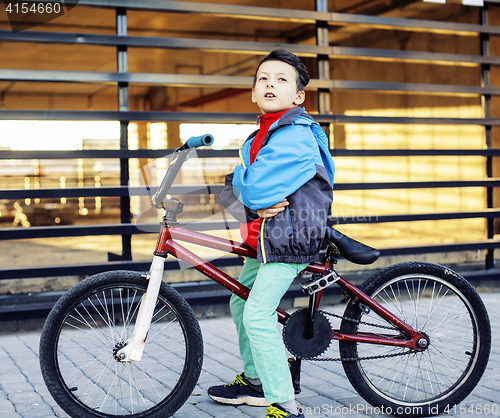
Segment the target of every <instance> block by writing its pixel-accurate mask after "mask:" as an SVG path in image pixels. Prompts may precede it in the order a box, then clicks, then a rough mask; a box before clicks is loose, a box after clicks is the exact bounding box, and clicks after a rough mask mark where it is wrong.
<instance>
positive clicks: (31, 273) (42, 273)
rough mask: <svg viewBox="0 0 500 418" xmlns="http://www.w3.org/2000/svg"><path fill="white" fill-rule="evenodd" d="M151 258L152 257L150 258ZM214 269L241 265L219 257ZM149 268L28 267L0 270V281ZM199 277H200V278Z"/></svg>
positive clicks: (169, 266) (130, 264) (124, 264)
mask: <svg viewBox="0 0 500 418" xmlns="http://www.w3.org/2000/svg"><path fill="white" fill-rule="evenodd" d="M151 257H152V256H151ZM211 264H213V265H214V266H216V267H230V266H237V265H240V264H241V259H239V258H237V257H234V258H233V257H221V258H218V259H215V260H212V261H211ZM150 266H151V262H150V261H146V262H144V261H119V262H109V263H102V264H82V265H71V266H51V267H30V268H19V269H4V270H0V280H11V279H31V278H36V277H54V276H89V275H92V274H97V273H101V272H104V271H111V270H132V271H143V272H147V271H148V270H149V268H150ZM178 269H179V262H178V261H177V260H166V261H165V270H178ZM200 277H201V276H200Z"/></svg>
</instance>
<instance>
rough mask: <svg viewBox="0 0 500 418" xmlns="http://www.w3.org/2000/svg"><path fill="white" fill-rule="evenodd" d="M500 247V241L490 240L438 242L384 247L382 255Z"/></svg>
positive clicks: (381, 251)
mask: <svg viewBox="0 0 500 418" xmlns="http://www.w3.org/2000/svg"><path fill="white" fill-rule="evenodd" d="M495 248H500V241H495V240H488V241H483V242H468V243H467V242H461V243H456V244H436V245H422V246H418V247H397V248H382V249H381V250H380V255H381V256H382V257H385V256H394V255H410V254H431V253H446V252H457V251H478V250H490V249H495Z"/></svg>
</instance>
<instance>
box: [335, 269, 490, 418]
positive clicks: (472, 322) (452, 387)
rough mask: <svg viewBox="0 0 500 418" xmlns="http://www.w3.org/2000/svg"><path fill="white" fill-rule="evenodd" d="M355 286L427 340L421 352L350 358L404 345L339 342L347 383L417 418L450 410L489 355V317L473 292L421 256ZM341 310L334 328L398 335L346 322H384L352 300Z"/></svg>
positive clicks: (376, 402) (385, 409) (374, 401)
mask: <svg viewBox="0 0 500 418" xmlns="http://www.w3.org/2000/svg"><path fill="white" fill-rule="evenodd" d="M360 289H361V290H362V291H363V292H364V293H366V294H367V295H369V296H371V297H372V298H373V299H375V300H376V301H377V302H379V303H380V304H381V305H382V306H384V307H386V308H387V309H389V310H390V311H392V312H393V313H394V314H396V315H397V316H398V317H400V318H402V319H403V320H404V321H405V322H406V323H408V324H409V325H411V326H412V327H413V328H414V329H416V330H418V331H420V332H423V333H425V334H426V335H427V336H428V337H429V346H428V348H427V349H426V350H425V351H421V352H416V351H413V352H411V353H410V354H405V355H402V356H398V357H383V358H379V359H372V360H354V361H353V360H352V359H356V358H362V357H369V356H384V355H390V354H398V353H401V352H404V351H408V350H407V349H405V348H395V347H390V346H383V345H373V344H361V343H354V342H346V341H341V342H340V344H339V348H340V356H341V357H342V359H343V361H342V364H343V367H344V370H345V373H346V375H347V377H348V379H349V381H350V382H351V384H352V386H353V387H354V389H355V390H356V391H357V392H358V393H359V394H360V395H361V396H362V397H363V398H364V399H365V400H366V401H367V402H368V403H370V404H371V405H372V406H375V407H378V408H381V412H382V413H386V414H389V415H396V416H406V417H408V416H410V417H421V416H430V415H437V414H439V413H442V412H450V411H451V408H452V407H453V406H454V405H456V404H458V403H460V402H461V401H462V400H463V399H465V397H467V396H468V395H469V393H470V392H471V391H472V390H473V389H474V388H475V387H476V385H477V383H478V382H479V379H480V378H481V376H482V375H483V372H484V370H485V368H486V365H487V363H488V358H489V355H490V348H491V329H490V322H489V319H488V313H487V311H486V308H485V306H484V304H483V302H482V300H481V298H480V297H479V295H478V294H477V292H476V291H475V290H474V288H473V287H472V286H471V285H470V284H469V283H468V282H467V281H466V280H465V279H464V278H463V277H461V276H460V275H458V274H457V273H455V272H453V271H452V270H450V269H448V268H446V267H443V266H440V265H437V264H431V263H424V262H404V263H400V264H396V265H394V266H391V267H387V268H385V269H383V270H381V271H379V272H378V273H377V274H375V275H374V276H372V277H371V278H369V279H368V280H367V281H366V282H365V283H363V285H362V286H360ZM344 316H345V319H343V320H342V323H341V332H344V333H349V334H356V333H358V332H363V331H364V332H374V333H377V332H378V333H380V334H385V335H387V334H392V335H394V334H396V335H397V334H398V332H397V331H390V330H387V329H382V328H374V327H372V326H368V325H365V324H358V323H356V322H353V321H352V320H354V321H358V320H362V321H364V322H370V323H376V324H380V325H386V326H387V325H389V324H388V323H387V322H385V321H384V320H383V319H381V318H380V317H379V316H378V315H376V314H375V313H373V312H370V313H369V314H364V313H363V312H362V310H361V309H360V308H359V306H357V305H354V304H352V303H349V305H348V306H347V308H346V310H345V313H344ZM346 318H349V319H351V321H349V320H348V319H346ZM377 329H378V331H377ZM349 359H350V360H349Z"/></svg>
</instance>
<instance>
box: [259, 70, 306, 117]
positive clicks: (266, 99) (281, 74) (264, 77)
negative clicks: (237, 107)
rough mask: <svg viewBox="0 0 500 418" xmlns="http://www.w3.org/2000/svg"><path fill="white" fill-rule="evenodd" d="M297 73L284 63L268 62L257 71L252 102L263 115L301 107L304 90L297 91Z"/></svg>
mask: <svg viewBox="0 0 500 418" xmlns="http://www.w3.org/2000/svg"><path fill="white" fill-rule="evenodd" d="M297 77H298V75H297V72H296V71H295V68H293V67H292V66H291V65H290V64H287V63H286V62H282V61H266V62H264V63H263V64H262V65H261V66H260V67H259V70H258V71H257V78H256V82H255V86H254V88H253V89H252V102H254V103H257V105H258V106H259V107H260V110H262V113H276V112H281V111H282V110H285V109H289V108H290V107H294V106H298V105H301V104H302V103H303V102H304V99H305V92H304V91H303V90H301V91H297Z"/></svg>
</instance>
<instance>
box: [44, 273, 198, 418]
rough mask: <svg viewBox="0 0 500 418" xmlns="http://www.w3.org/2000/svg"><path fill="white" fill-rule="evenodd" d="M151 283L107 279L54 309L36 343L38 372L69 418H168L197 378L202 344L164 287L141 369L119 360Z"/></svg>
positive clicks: (100, 277) (93, 281)
mask: <svg viewBox="0 0 500 418" xmlns="http://www.w3.org/2000/svg"><path fill="white" fill-rule="evenodd" d="M147 285H148V281H147V280H146V278H145V276H144V275H141V274H140V273H136V272H131V271H112V272H106V273H102V274H97V275H95V276H92V277H89V278H88V279H86V280H84V281H82V282H80V283H79V284H77V285H76V286H74V287H73V288H72V289H70V290H69V291H68V292H66V293H65V294H64V295H63V296H62V297H61V299H60V300H59V301H58V302H57V303H56V304H55V305H54V308H53V309H52V311H51V312H50V314H49V316H48V317H47V320H46V322H45V325H44V328H43V330H42V334H41V337H40V366H41V370H42V375H43V378H44V380H45V384H46V385H47V388H48V389H49V391H50V393H51V395H52V397H53V398H54V399H55V400H56V402H57V403H58V404H59V406H61V408H62V409H64V410H65V411H66V412H67V413H68V414H69V415H70V416H72V417H83V418H94V417H100V418H102V417H117V416H120V417H130V418H146V417H148V418H153V417H165V416H170V415H172V414H173V413H174V412H175V411H177V409H179V408H180V407H181V406H182V405H183V404H184V402H185V401H186V400H187V398H188V397H189V396H190V395H191V393H192V390H193V389H194V387H195V385H196V383H197V381H198V377H199V375H200V372H201V366H202V361H203V341H202V336H201V331H200V327H199V324H198V321H197V319H196V317H195V315H194V313H193V310H192V309H191V307H190V306H189V305H188V303H187V302H186V301H185V299H184V298H183V297H182V296H181V295H180V294H179V293H178V292H177V291H176V290H175V289H173V288H172V287H171V286H169V285H167V284H166V283H162V284H161V287H160V292H159V295H158V299H157V301H156V306H155V310H154V314H153V319H152V323H151V327H150V329H149V334H148V339H147V343H146V346H145V349H144V354H143V356H142V359H141V360H140V361H133V362H121V361H120V360H119V359H118V358H117V356H116V353H117V352H118V351H119V350H120V349H121V348H122V347H124V346H125V345H126V343H127V341H128V340H129V339H130V338H131V337H132V334H133V329H134V324H135V320H136V317H137V313H138V310H139V305H140V300H141V297H142V296H143V295H144V294H145V292H146V289H147Z"/></svg>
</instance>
